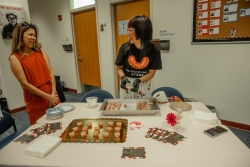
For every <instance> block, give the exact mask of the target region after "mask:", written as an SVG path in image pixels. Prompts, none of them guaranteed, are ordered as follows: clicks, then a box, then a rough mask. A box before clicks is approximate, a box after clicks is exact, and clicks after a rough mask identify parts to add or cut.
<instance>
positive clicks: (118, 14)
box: [114, 0, 150, 89]
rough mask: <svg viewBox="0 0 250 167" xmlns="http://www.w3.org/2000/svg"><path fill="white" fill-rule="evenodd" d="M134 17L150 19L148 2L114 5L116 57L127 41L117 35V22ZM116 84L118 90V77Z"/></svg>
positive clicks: (147, 0) (137, 0) (139, 0)
mask: <svg viewBox="0 0 250 167" xmlns="http://www.w3.org/2000/svg"><path fill="white" fill-rule="evenodd" d="M135 15H146V16H148V17H149V18H150V1H149V0H136V1H130V2H126V3H120V4H116V5H114V20H115V40H116V56H117V55H118V52H119V48H120V46H121V45H122V44H123V43H125V42H127V41H128V36H127V34H126V35H119V29H118V21H124V20H129V19H130V18H131V17H133V16H135ZM117 82H118V89H120V78H119V77H118V80H117Z"/></svg>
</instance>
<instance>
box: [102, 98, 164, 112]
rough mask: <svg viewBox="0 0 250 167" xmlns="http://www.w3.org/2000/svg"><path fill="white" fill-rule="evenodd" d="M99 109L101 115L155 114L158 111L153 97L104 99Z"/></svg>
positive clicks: (158, 108) (157, 105)
mask: <svg viewBox="0 0 250 167" xmlns="http://www.w3.org/2000/svg"><path fill="white" fill-rule="evenodd" d="M99 111H101V112H102V114H103V115H105V116H109V115H155V114H156V113H157V112H159V111H160V107H159V104H158V103H157V100H156V99H155V98H149V99H105V100H104V102H103V103H102V105H101V107H100V109H99Z"/></svg>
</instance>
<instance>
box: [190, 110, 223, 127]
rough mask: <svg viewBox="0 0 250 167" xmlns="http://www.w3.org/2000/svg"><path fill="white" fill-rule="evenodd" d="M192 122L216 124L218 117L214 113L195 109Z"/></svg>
mask: <svg viewBox="0 0 250 167" xmlns="http://www.w3.org/2000/svg"><path fill="white" fill-rule="evenodd" d="M193 122H194V123H199V124H209V125H216V124H217V123H218V118H217V116H216V113H209V112H203V111H197V110H195V111H194V114H193Z"/></svg>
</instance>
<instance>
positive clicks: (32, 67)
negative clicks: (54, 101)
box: [14, 50, 52, 125]
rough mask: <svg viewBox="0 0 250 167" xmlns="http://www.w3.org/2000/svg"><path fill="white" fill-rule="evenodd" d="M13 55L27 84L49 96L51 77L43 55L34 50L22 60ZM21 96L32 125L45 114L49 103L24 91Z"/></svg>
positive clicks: (18, 56) (17, 55)
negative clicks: (21, 68) (22, 71)
mask: <svg viewBox="0 0 250 167" xmlns="http://www.w3.org/2000/svg"><path fill="white" fill-rule="evenodd" d="M14 55H15V56H16V57H17V58H18V60H19V61H20V63H21V65H22V67H23V70H24V73H25V75H26V78H27V80H28V82H29V83H30V84H32V85H34V86H35V87H37V88H38V89H40V90H41V91H43V92H45V93H48V94H51V91H52V83H51V76H50V74H49V71H48V68H47V65H46V62H45V60H44V58H43V55H42V54H41V53H40V52H38V51H36V50H33V52H32V53H31V54H30V55H28V56H24V57H23V58H21V57H20V54H18V53H15V54H14ZM23 94H24V102H25V104H26V110H27V111H28V116H29V121H30V125H33V124H35V123H36V121H37V120H38V119H39V118H41V117H42V116H43V115H44V114H45V112H46V110H47V109H48V108H49V101H48V100H47V99H45V98H43V97H40V96H37V95H34V94H32V93H30V92H28V91H27V90H25V89H23Z"/></svg>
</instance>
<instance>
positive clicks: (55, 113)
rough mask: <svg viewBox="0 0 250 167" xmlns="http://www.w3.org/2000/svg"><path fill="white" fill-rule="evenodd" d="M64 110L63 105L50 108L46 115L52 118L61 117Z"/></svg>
mask: <svg viewBox="0 0 250 167" xmlns="http://www.w3.org/2000/svg"><path fill="white" fill-rule="evenodd" d="M63 113H64V110H63V109H62V108H61V107H54V108H49V109H47V110H46V116H47V117H49V118H51V119H56V118H59V117H61V116H62V115H63Z"/></svg>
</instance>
